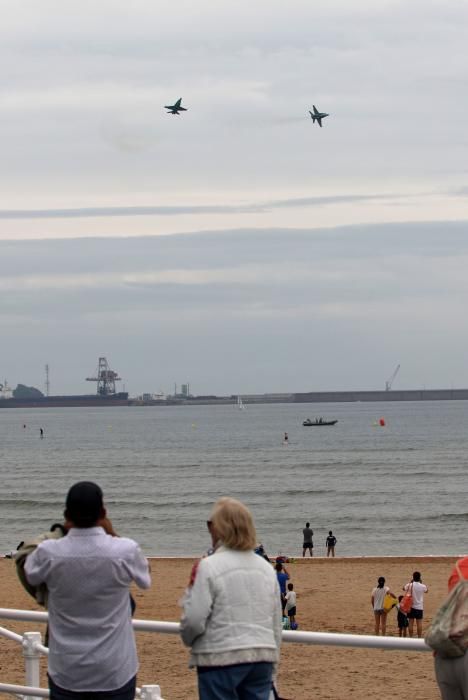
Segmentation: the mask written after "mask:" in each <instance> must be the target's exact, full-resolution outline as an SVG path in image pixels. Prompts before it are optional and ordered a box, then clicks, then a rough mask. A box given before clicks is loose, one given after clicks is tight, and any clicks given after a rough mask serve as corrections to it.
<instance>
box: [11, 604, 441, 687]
mask: <svg viewBox="0 0 468 700" xmlns="http://www.w3.org/2000/svg"><path fill="white" fill-rule="evenodd" d="M48 617H49V616H48V614H47V613H46V612H35V611H33V610H14V609H10V608H0V619H4V620H22V621H27V622H43V623H44V622H47V620H48ZM133 628H134V630H135V631H136V632H155V633H159V634H179V630H180V625H179V623H178V622H160V621H156V620H133ZM0 637H5V638H7V639H11V640H12V641H15V642H17V643H20V644H21V645H22V647H23V656H24V660H25V672H26V685H25V686H22V685H11V684H7V683H0V692H4V693H11V694H13V695H18V696H20V697H22V698H25V697H30V698H40V697H49V691H48V690H46V689H44V688H40V687H39V660H40V656H41V654H44V655H46V654H48V653H49V650H48V649H47V647H45V646H44V645H43V644H42V642H41V633H40V632H25V633H24V634H23V635H20V634H17V633H16V632H11V631H10V630H7V629H5V628H4V627H0ZM282 639H283V642H292V643H295V644H315V645H321V646H339V647H358V648H364V649H393V650H399V651H432V649H431V648H430V647H428V646H427V644H426V643H425V641H424V640H423V639H408V638H404V637H376V636H374V635H370V634H367V635H363V634H338V633H331V632H300V631H298V630H295V631H287V630H285V631H284V632H283V635H282ZM137 696H138V697H139V698H141V700H163V699H162V698H161V691H160V688H159V686H158V685H145V686H143V687H142V688H141V690H140V689H137Z"/></svg>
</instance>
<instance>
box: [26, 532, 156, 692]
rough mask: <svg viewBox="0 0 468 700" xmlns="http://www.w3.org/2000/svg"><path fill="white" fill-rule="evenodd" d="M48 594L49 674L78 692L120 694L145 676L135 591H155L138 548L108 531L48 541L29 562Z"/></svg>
mask: <svg viewBox="0 0 468 700" xmlns="http://www.w3.org/2000/svg"><path fill="white" fill-rule="evenodd" d="M24 568H25V572H26V576H27V578H28V581H29V582H30V583H31V584H32V585H33V586H37V585H38V584H40V583H45V584H47V588H48V590H49V600H48V608H49V675H50V677H51V678H52V680H53V681H54V683H55V684H56V685H58V686H59V687H61V688H65V689H66V690H73V691H83V692H89V691H103V690H117V689H118V688H121V687H122V686H123V685H125V684H126V683H128V681H130V680H131V679H132V678H133V676H134V675H135V674H136V672H137V670H138V659H137V654H136V646H135V638H134V634H133V629H132V618H131V611H130V599H129V586H130V584H131V583H132V582H135V583H136V584H137V585H138V586H139V587H140V588H149V587H150V585H151V578H150V574H149V567H148V562H147V560H146V558H145V557H144V556H143V554H142V552H141V550H140V548H139V546H138V544H137V543H136V542H134V541H133V540H130V539H128V538H126V537H112V536H111V535H107V534H106V533H105V532H104V530H103V529H102V528H101V527H91V528H75V527H74V528H72V529H71V530H70V531H69V532H68V535H67V536H66V537H63V538H61V539H59V540H46V541H45V542H41V544H40V545H39V546H38V547H37V549H36V550H35V551H34V552H33V553H32V554H30V555H29V556H28V558H27V560H26V564H25V567H24Z"/></svg>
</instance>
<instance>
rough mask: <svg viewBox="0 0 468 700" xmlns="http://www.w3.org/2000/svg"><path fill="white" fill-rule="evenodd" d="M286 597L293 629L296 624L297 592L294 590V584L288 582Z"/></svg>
mask: <svg viewBox="0 0 468 700" xmlns="http://www.w3.org/2000/svg"><path fill="white" fill-rule="evenodd" d="M285 599H286V612H287V613H288V617H289V625H290V627H291V629H294V626H295V625H296V592H295V590H294V585H293V584H292V583H288V592H287V593H286V596H285Z"/></svg>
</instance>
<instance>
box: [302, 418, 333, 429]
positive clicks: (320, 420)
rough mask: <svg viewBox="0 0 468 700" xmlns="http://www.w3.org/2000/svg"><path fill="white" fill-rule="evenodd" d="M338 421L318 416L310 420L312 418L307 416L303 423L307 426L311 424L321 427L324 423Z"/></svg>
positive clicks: (329, 423) (330, 423) (328, 423)
mask: <svg viewBox="0 0 468 700" xmlns="http://www.w3.org/2000/svg"><path fill="white" fill-rule="evenodd" d="M336 423H338V421H337V420H323V418H316V419H315V420H310V418H307V420H305V421H304V422H303V423H302V425H304V426H306V427H308V426H311V425H313V426H318V427H320V426H322V425H335V424H336Z"/></svg>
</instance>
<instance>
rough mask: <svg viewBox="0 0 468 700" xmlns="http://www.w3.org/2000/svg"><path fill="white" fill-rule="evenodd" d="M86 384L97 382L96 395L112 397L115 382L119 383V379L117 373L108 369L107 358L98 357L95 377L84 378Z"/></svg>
mask: <svg viewBox="0 0 468 700" xmlns="http://www.w3.org/2000/svg"><path fill="white" fill-rule="evenodd" d="M86 381H87V382H97V393H98V394H99V395H100V396H113V395H114V394H115V393H116V391H115V382H120V381H121V379H120V377H119V375H118V374H117V372H114V371H113V370H111V368H110V367H109V363H108V362H107V358H105V357H100V358H99V362H98V369H97V376H96V377H86Z"/></svg>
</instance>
